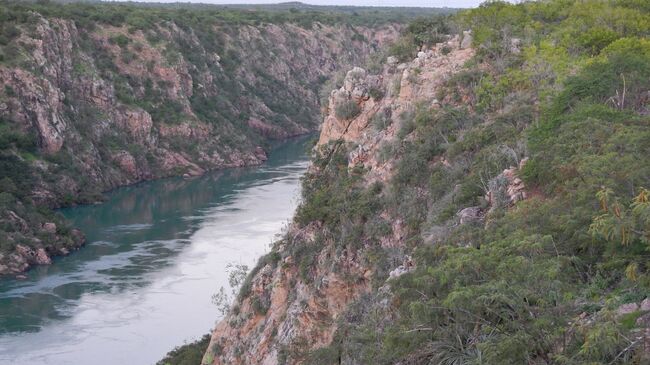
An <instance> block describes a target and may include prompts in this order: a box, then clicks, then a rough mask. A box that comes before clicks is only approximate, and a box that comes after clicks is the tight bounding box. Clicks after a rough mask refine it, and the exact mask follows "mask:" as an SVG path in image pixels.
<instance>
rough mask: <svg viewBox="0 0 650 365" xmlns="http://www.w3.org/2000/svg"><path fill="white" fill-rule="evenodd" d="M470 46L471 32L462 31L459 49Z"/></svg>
mask: <svg viewBox="0 0 650 365" xmlns="http://www.w3.org/2000/svg"><path fill="white" fill-rule="evenodd" d="M471 46H472V31H471V30H464V31H463V39H462V40H461V41H460V49H467V48H470V47H471Z"/></svg>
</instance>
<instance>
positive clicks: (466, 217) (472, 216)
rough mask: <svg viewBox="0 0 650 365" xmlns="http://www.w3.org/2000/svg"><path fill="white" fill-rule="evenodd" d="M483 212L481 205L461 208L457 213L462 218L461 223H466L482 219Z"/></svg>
mask: <svg viewBox="0 0 650 365" xmlns="http://www.w3.org/2000/svg"><path fill="white" fill-rule="evenodd" d="M482 213H483V211H482V209H481V207H469V208H465V209H463V210H461V211H460V212H458V213H457V214H456V215H457V216H458V218H460V224H466V223H470V222H475V221H478V220H481V218H482Z"/></svg>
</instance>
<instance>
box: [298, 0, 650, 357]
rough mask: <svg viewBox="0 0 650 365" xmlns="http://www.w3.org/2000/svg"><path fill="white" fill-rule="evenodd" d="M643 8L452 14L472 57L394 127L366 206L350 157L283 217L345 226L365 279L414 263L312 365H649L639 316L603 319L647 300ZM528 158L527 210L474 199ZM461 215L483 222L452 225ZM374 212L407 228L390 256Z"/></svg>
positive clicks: (325, 227)
mask: <svg viewBox="0 0 650 365" xmlns="http://www.w3.org/2000/svg"><path fill="white" fill-rule="evenodd" d="M649 10H650V9H648V8H647V6H646V5H645V4H643V3H642V2H635V1H598V0H590V1H581V2H570V1H564V0H551V1H542V2H523V3H521V4H516V5H515V4H510V3H507V2H499V1H490V2H487V3H485V4H483V5H481V6H480V7H479V8H477V9H472V10H468V11H464V12H461V13H460V14H459V15H458V16H456V17H455V18H454V21H455V22H456V23H457V24H458V25H459V29H467V28H471V30H472V34H473V37H474V47H475V49H476V50H477V56H476V58H475V59H474V60H472V61H471V62H468V64H467V65H466V66H465V69H464V70H462V71H461V72H459V73H457V74H455V75H453V76H452V77H451V78H449V79H448V81H447V82H446V84H445V85H444V86H443V87H442V89H441V90H442V91H441V93H440V96H439V97H438V100H439V101H440V102H441V104H442V107H440V108H438V107H436V108H429V107H428V106H427V105H424V104H423V105H415V107H414V108H413V112H406V113H404V114H402V115H401V116H400V119H402V121H401V128H400V130H399V131H398V133H397V135H396V138H395V140H394V141H390V143H389V142H384V147H385V148H383V149H386V150H387V151H388V153H386V154H385V156H384V157H383V158H380V159H381V161H382V162H390V163H391V165H390V166H391V167H392V171H393V175H392V178H391V179H390V182H389V184H387V186H382V188H381V190H380V191H381V194H380V195H379V197H378V199H372V200H369V201H364V200H363V199H359V197H360V196H363V193H361V194H360V195H355V194H354V192H355V191H361V192H362V191H363V190H357V189H359V187H360V186H363V184H364V181H365V176H364V173H363V171H361V175H358V172H359V169H358V168H357V169H352V168H350V167H349V166H348V163H347V158H346V157H347V152H345V153H344V152H343V151H342V150H338V152H337V153H333V154H331V155H328V154H324V155H319V156H321V157H317V158H316V162H315V166H316V167H317V169H316V170H315V171H317V172H313V173H311V174H308V175H307V176H306V178H305V181H304V182H303V185H304V187H305V190H304V195H303V202H302V203H301V206H300V207H299V209H298V215H297V219H296V222H297V223H298V224H299V225H301V226H307V225H309V224H313V223H314V221H317V222H319V223H320V224H322V228H321V229H319V232H325V233H323V234H326V235H327V237H328V238H329V239H330V240H331V241H326V242H332V244H333V245H334V246H337V245H342V244H343V243H344V242H345V239H346V238H347V237H348V236H345V235H344V234H341V232H346V233H349V232H358V233H357V234H356V235H355V236H354V241H357V242H359V241H360V242H363V245H362V246H349V245H346V246H345V247H346V248H347V249H353V250H354V249H356V250H357V251H354V252H355V255H357V257H365V258H366V259H367V260H368V262H373V263H375V262H376V263H379V264H377V266H371V267H372V268H373V270H376V271H375V272H376V273H379V272H385V271H380V270H392V268H395V267H396V266H397V265H399V264H400V263H401V262H402V260H401V258H403V257H404V255H405V254H410V255H411V256H412V257H413V259H414V260H415V261H416V265H415V267H416V268H415V269H414V270H412V271H410V272H408V273H405V274H403V275H401V276H399V277H398V278H395V279H391V280H388V282H387V283H386V282H384V281H382V280H385V278H386V276H383V277H381V278H383V279H381V278H380V279H379V280H378V282H377V283H376V284H374V283H373V288H375V291H373V292H371V293H370V294H368V295H367V296H362V297H361V298H360V299H358V300H357V302H356V303H353V304H352V305H350V306H349V308H348V310H347V312H346V313H345V314H344V315H342V316H341V317H342V318H341V319H340V320H339V322H338V330H337V334H336V335H335V336H334V341H333V342H332V343H331V344H330V345H329V346H327V347H324V348H321V349H317V350H315V351H313V352H312V353H311V354H309V355H308V356H306V358H307V360H308V362H307V363H309V361H312V363H313V362H314V361H316V360H314V359H318V358H322V359H325V360H324V361H328V362H332V363H336V361H338V359H343V358H345V359H348V360H350V361H351V362H356V363H368V364H370V363H372V364H394V363H413V364H415V363H418V364H420V363H423V364H583V363H590V364H591V363H593V364H642V363H644V362H643V361H644V359H643V358H642V356H643V355H642V353H643V351H644V350H643V349H642V348H641V347H642V345H641V342H640V341H638V340H635V338H636V337H635V336H637V333H638V331H639V330H640V329H639V328H637V324H636V319H637V318H639V316H640V315H641V314H640V313H636V312H635V313H633V314H630V315H626V316H617V315H616V308H617V307H618V306H619V305H620V304H624V303H631V302H636V303H638V302H640V301H641V300H643V299H644V298H646V297H648V296H649V295H650V267H648V265H647V262H648V258H649V257H650V246H649V245H648V240H649V239H650V238H649V236H648V232H649V230H650V226H649V224H650V213H649V209H650V208H649V203H648V194H649V193H648V191H647V190H646V189H644V188H643V187H647V186H648V177H649V176H650V165H649V164H648V163H646V161H647V156H648V155H650V134H649V130H650V129H649V128H648V127H649V126H650V119H648V109H647V106H648V92H649V89H648V82H647V80H648V79H650V72H649V71H648V65H650V58H649V57H648V54H649V52H648V49H649V48H648V41H647V39H646V38H647V35H648V31H649V28H648V26H649V25H650V22H648V20H649V17H648V11H649ZM424 28H425V29H426V27H424ZM432 31H433V30H432ZM433 34H435V32H434V33H433ZM401 42H402V43H401V44H398V45H397V46H396V48H395V49H396V50H399V52H396V53H395V54H402V55H403V57H404V59H408V57H411V56H412V55H413V53H412V52H414V50H415V49H417V47H414V45H415V44H416V43H415V41H414V37H411V39H410V40H409V39H406V38H403V39H402V40H401ZM378 114H379V116H375V117H374V118H373V119H372V123H373V126H374V125H378V126H379V127H375V129H377V130H381V129H382V128H381V126H383V125H385V121H384V119H383V117H382V115H381V113H378ZM375 118H376V119H377V120H376V121H375ZM352 149H353V146H351V147H350V149H348V150H345V151H350V150H352ZM328 150H330V151H331V147H330V149H328ZM339 154H342V155H340V156H339ZM322 156H331V161H332V162H334V163H333V164H332V163H331V162H330V159H327V158H326V159H325V160H321V158H323V157H322ZM524 157H528V158H529V160H528V162H527V163H526V164H525V165H523V167H522V169H521V170H519V171H518V174H519V177H521V178H522V179H523V180H524V182H525V184H526V189H527V192H528V194H529V197H528V199H526V200H524V201H521V202H518V203H516V204H514V205H513V203H511V202H509V201H508V200H507V199H502V201H501V202H500V203H498V202H497V201H498V197H492V201H488V200H486V199H485V198H484V196H485V195H486V192H488V191H491V192H494V193H497V192H498V191H500V190H503V189H504V188H506V184H507V181H506V182H504V181H503V178H501V180H499V179H500V178H499V174H500V173H501V172H502V171H503V170H504V169H506V168H509V167H510V166H517V165H518V164H519V162H520V161H521V160H522V159H523V158H524ZM359 203H362V204H361V205H357V204H359ZM599 203H600V204H599ZM599 205H600V207H599ZM367 207H372V208H371V209H368V210H367V211H366V210H365V209H366V208H367ZM465 207H476V208H478V209H481V211H482V212H483V213H482V214H483V215H484V216H483V219H484V220H483V221H481V222H478V223H473V224H463V225H459V224H458V219H457V217H456V213H457V212H458V211H459V210H460V209H462V208H465ZM350 210H355V211H360V212H363V213H361V214H359V215H358V216H359V217H363V218H362V219H356V220H355V219H353V218H351V217H350V216H348V215H347V212H348V211H350ZM386 216H388V217H389V221H390V222H393V223H394V222H397V221H399V222H400V224H401V226H402V227H401V231H400V234H401V240H402V242H404V247H401V248H400V250H402V251H401V252H399V250H398V252H395V251H390V250H387V249H386V248H384V247H380V245H379V244H378V243H379V242H380V238H381V237H382V236H381V234H383V233H381V234H380V235H379V236H372V235H370V234H369V232H370V230H368V229H366V228H367V226H368V223H367V222H372V221H381V219H384V218H386ZM323 246H325V247H327V245H323ZM315 254H319V253H318V252H316V253H315ZM312 255H314V253H312ZM333 261H336V260H333ZM311 264H313V263H310V265H311ZM308 273H312V275H313V272H311V271H308ZM310 280H314V278H311V279H310ZM386 284H387V285H388V286H389V287H390V291H388V290H386V287H385V286H384V288H383V289H382V290H381V291H377V290H376V288H378V287H381V286H382V285H386Z"/></svg>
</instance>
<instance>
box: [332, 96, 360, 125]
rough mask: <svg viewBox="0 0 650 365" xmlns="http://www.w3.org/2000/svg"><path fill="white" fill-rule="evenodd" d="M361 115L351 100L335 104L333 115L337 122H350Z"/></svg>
mask: <svg viewBox="0 0 650 365" xmlns="http://www.w3.org/2000/svg"><path fill="white" fill-rule="evenodd" d="M360 113H361V107H359V104H357V103H356V102H355V101H353V100H346V101H341V102H339V103H338V104H336V106H335V109H334V115H335V116H336V119H338V120H352V119H354V118H356V117H357V116H358V115H359V114H360Z"/></svg>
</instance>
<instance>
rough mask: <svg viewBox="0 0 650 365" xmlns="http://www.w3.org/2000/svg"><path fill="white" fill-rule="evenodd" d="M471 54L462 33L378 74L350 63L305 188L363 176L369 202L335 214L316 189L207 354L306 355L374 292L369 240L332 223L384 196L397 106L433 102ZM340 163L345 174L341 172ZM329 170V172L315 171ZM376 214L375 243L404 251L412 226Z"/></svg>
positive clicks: (355, 215) (231, 360) (220, 358)
mask: <svg viewBox="0 0 650 365" xmlns="http://www.w3.org/2000/svg"><path fill="white" fill-rule="evenodd" d="M443 48H445V52H444V54H443V52H442V51H441V50H442V49H443ZM473 55H474V52H473V50H472V49H469V48H467V49H460V41H459V39H458V37H456V38H452V39H450V40H449V41H448V42H446V43H443V44H438V45H436V46H435V47H433V48H432V49H427V50H426V51H422V52H419V54H418V58H417V59H415V60H414V61H413V62H409V63H402V64H399V65H398V64H397V63H396V60H395V59H394V58H393V57H391V59H390V60H389V61H390V64H389V65H387V66H386V67H385V68H384V70H383V72H382V74H380V75H369V74H368V72H367V71H366V70H364V69H362V68H359V67H355V68H354V69H352V70H351V71H349V72H348V73H347V75H346V77H345V79H344V81H343V86H342V87H341V88H340V89H337V90H334V91H332V93H331V95H330V98H329V109H328V110H329V113H328V114H327V116H326V117H325V122H324V124H323V127H322V130H321V134H320V138H319V142H318V145H317V148H320V150H321V154H320V157H317V160H316V161H315V162H314V166H313V167H312V171H310V173H308V176H307V177H306V179H305V182H304V184H305V189H307V193H306V195H307V196H309V194H310V190H312V189H314V188H315V187H316V185H317V186H326V185H328V184H336V185H338V184H354V185H357V186H359V187H360V188H359V191H358V193H359V194H361V195H364V196H363V197H361V196H360V197H359V198H360V199H361V203H360V205H359V206H358V209H362V210H363V211H354V212H349V213H347V214H346V213H343V212H341V215H342V216H341V217H337V216H335V215H336V214H337V213H336V207H332V206H331V205H332V204H334V202H332V201H329V200H327V199H328V198H329V197H327V196H319V197H315V196H310V199H316V200H317V201H308V202H305V203H303V206H302V207H301V208H300V210H299V212H298V218H297V222H296V223H294V224H293V225H292V226H291V227H290V228H289V232H288V233H287V237H286V238H285V239H284V240H283V241H281V242H279V243H277V244H276V247H275V248H274V251H277V252H274V253H272V254H271V255H270V256H267V257H266V258H264V259H263V260H261V261H260V265H259V266H258V267H257V268H256V269H255V270H254V273H255V274H254V275H253V276H252V280H251V282H250V283H246V284H244V285H245V288H244V289H243V291H242V294H240V298H241V299H243V301H242V302H240V303H237V304H236V306H237V307H236V308H234V309H233V312H234V313H233V314H231V315H230V316H228V317H227V318H226V319H224V320H222V321H221V322H220V323H219V325H218V326H217V327H216V329H215V330H214V335H213V337H212V341H211V344H210V346H209V347H208V348H209V351H208V354H207V355H206V358H204V360H205V361H204V362H206V363H215V364H239V363H241V364H253V363H255V364H277V363H284V362H285V361H287V362H289V363H294V362H296V361H298V360H304V357H305V355H306V354H307V353H308V352H309V351H312V350H314V349H317V348H320V347H323V346H327V345H329V344H330V343H331V342H332V340H333V338H334V333H335V331H336V330H337V321H338V320H340V319H341V318H342V315H343V314H344V311H345V310H346V309H347V306H348V305H349V304H350V303H352V302H353V301H355V300H357V299H358V298H360V297H361V296H363V295H364V294H367V293H369V292H370V291H371V289H372V284H373V281H374V280H377V277H378V276H379V275H381V274H380V273H377V272H376V271H375V268H374V266H373V264H372V262H369V261H368V257H370V256H371V255H372V247H368V246H367V245H366V244H364V243H363V242H350V243H351V244H352V245H354V246H355V247H354V248H352V247H350V248H348V247H345V246H344V245H342V243H341V242H337V241H338V240H339V239H340V238H343V239H346V240H347V239H350V240H354V239H359V238H361V237H360V236H359V237H356V238H355V237H344V236H346V235H347V234H348V233H343V235H344V236H343V237H336V236H333V235H331V233H333V232H327V231H328V230H330V229H334V228H335V227H333V226H334V224H335V223H337V224H338V223H340V224H345V223H344V222H343V220H345V219H352V220H354V221H357V220H363V219H365V218H364V217H365V216H368V215H374V214H375V212H372V211H371V210H372V209H376V208H378V206H377V205H374V204H372V200H373V199H375V198H376V195H379V194H380V193H381V189H377V186H378V185H377V184H378V183H385V182H387V181H388V180H390V178H391V177H392V175H393V173H392V170H393V166H391V164H392V162H393V160H392V159H388V160H381V159H380V158H379V154H380V153H379V149H380V146H381V145H382V143H383V142H385V141H390V140H393V139H395V138H396V137H395V136H396V134H397V132H398V129H399V127H400V122H399V119H398V117H397V116H399V115H402V114H403V113H409V112H410V111H412V108H413V106H414V105H415V104H417V103H431V102H435V98H436V93H437V91H438V90H439V87H440V86H441V85H442V84H443V83H444V82H445V80H447V79H448V78H449V77H450V76H451V75H452V74H454V73H455V72H457V71H458V70H459V69H460V68H461V67H462V66H463V64H464V63H465V62H467V61H468V60H469V59H470V58H471V57H472V56H473ZM415 74H417V76H413V75H415ZM371 95H374V97H373V96H371ZM348 104H353V105H354V106H355V107H351V108H353V109H355V111H354V115H353V116H352V117H350V118H345V117H341V116H339V117H337V114H339V113H338V112H337V111H339V112H340V110H341V108H343V109H345V106H346V105H348ZM378 124H382V126H383V125H384V124H385V125H386V128H385V129H383V128H382V129H375V128H374V125H378ZM330 141H334V143H332V144H330ZM352 145H353V146H354V148H353V149H351V150H350V151H349V155H348V152H347V151H348V148H351V147H350V146H352ZM345 155H348V156H347V157H346V156H345ZM346 160H347V162H346ZM330 168H332V169H336V170H340V169H343V170H349V171H350V172H354V173H352V174H353V175H354V176H336V177H333V178H332V177H326V176H324V174H323V172H322V170H327V169H330ZM339 173H341V174H343V175H347V173H345V172H341V171H338V172H335V174H337V175H338V174H339ZM324 177H325V178H326V180H324V181H316V180H318V179H321V178H324ZM339 179H343V180H350V181H345V182H342V181H337V180H339ZM334 189H337V187H334ZM365 189H368V191H363V190H365ZM331 197H334V195H332V196H331ZM320 199H324V200H320ZM311 209H323V210H325V209H328V210H332V214H333V215H332V216H328V217H327V219H325V221H324V222H323V221H321V220H320V219H314V218H316V215H320V214H321V213H320V212H313V211H311ZM305 223H306V224H305ZM373 224H374V225H375V226H376V227H374V228H375V229H378V230H382V229H388V230H392V231H393V234H392V235H389V236H386V237H383V238H382V240H381V242H380V243H378V244H380V245H381V246H382V247H385V248H389V247H390V248H391V250H394V251H395V254H396V255H395V257H393V260H397V261H400V262H401V261H402V260H405V259H406V256H405V255H404V254H403V252H402V253H398V251H403V250H404V249H405V248H406V242H405V241H404V238H406V237H405V236H404V235H402V234H400V232H403V231H404V230H405V229H406V227H405V224H404V222H402V221H400V220H396V221H394V222H392V223H391V222H390V220H388V215H386V216H385V217H384V218H380V221H377V222H374V223H373ZM384 225H390V226H392V227H388V226H384ZM335 229H338V228H335ZM349 234H353V235H354V233H352V232H350V233H349ZM210 351H212V352H210ZM210 359H213V361H210Z"/></svg>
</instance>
